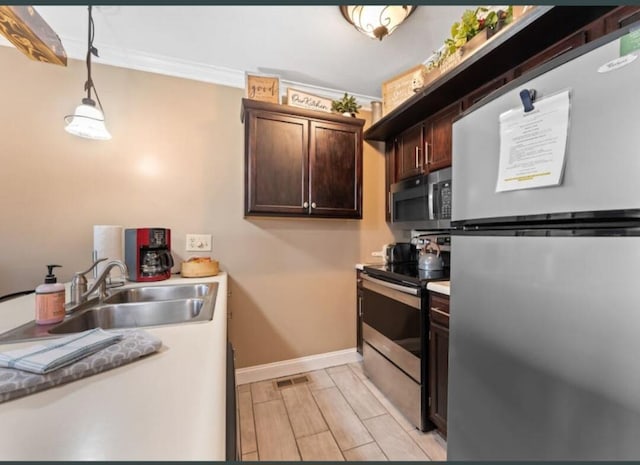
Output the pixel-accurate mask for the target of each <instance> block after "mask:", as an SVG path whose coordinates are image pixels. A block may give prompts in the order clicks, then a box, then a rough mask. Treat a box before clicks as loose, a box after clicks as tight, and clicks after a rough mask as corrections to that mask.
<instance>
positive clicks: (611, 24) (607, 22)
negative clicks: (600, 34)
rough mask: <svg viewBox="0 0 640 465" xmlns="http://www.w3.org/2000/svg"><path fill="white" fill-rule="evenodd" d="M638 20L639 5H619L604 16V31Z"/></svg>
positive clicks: (610, 30)
mask: <svg viewBox="0 0 640 465" xmlns="http://www.w3.org/2000/svg"><path fill="white" fill-rule="evenodd" d="M636 21H640V6H638V5H626V6H620V7H618V8H616V9H615V10H613V11H612V12H611V13H609V14H608V15H606V16H605V17H604V33H605V34H608V33H609V32H612V31H615V30H617V29H620V28H623V27H625V26H628V25H629V24H631V23H635V22H636Z"/></svg>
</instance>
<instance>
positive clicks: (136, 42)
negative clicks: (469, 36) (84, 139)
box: [0, 5, 473, 107]
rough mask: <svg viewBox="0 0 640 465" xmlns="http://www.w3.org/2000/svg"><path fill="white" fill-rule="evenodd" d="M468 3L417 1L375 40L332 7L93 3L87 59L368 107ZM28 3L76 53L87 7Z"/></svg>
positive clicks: (428, 50) (82, 46)
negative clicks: (271, 84) (261, 81)
mask: <svg viewBox="0 0 640 465" xmlns="http://www.w3.org/2000/svg"><path fill="white" fill-rule="evenodd" d="M470 8H473V7H472V6H469V5H466V6H451V5H450V6H429V5H422V6H420V7H418V8H417V9H416V11H415V12H414V13H413V14H412V15H411V16H410V17H409V18H408V19H407V21H406V22H405V23H404V24H402V25H401V26H400V27H399V28H398V29H397V30H396V31H395V32H394V33H393V34H392V35H391V36H388V37H386V38H385V39H383V40H382V41H381V42H380V41H378V40H375V39H370V38H368V37H366V36H365V35H363V34H361V33H360V32H358V31H356V29H355V28H354V27H353V26H351V25H350V24H348V23H347V22H346V21H345V20H344V18H343V17H342V14H341V13H340V11H339V9H338V7H337V6H315V5H314V6H311V5H308V6H282V5H281V6H264V5H263V6H227V5H200V6H177V5H172V6H155V5H146V6H96V7H94V9H93V17H94V21H95V28H96V29H95V31H96V32H95V41H94V45H95V46H96V47H97V48H98V50H99V51H100V58H96V59H94V63H104V64H110V65H115V66H123V67H127V68H132V69H140V70H145V71H152V72H158V73H162V74H168V75H173V76H180V77H186V78H192V79H198V80H202V81H207V82H216V83H219V84H223V85H230V86H234V87H244V73H245V72H251V73H265V74H275V75H278V76H279V77H280V78H281V83H282V85H281V87H282V88H286V87H289V86H296V88H299V89H302V90H312V91H314V92H315V93H316V94H318V95H327V96H333V95H337V94H340V93H342V92H345V91H346V92H349V93H351V94H354V95H355V96H356V97H357V98H358V99H359V100H361V102H360V103H362V104H364V105H365V107H366V106H367V105H368V103H369V102H368V101H364V100H371V99H379V98H380V96H381V85H382V82H383V81H385V80H387V79H390V78H392V77H394V76H396V75H398V74H400V73H402V72H404V71H405V70H407V69H409V68H412V67H414V66H416V65H418V64H420V63H423V62H425V61H426V60H427V59H428V58H429V57H430V56H431V54H432V53H433V52H434V51H435V50H437V49H438V48H439V47H440V46H441V45H442V43H443V41H444V39H445V38H446V37H448V36H449V30H450V27H451V24H452V23H453V22H454V21H457V20H459V19H460V16H461V15H462V12H463V11H464V10H465V9H470ZM36 10H37V11H38V12H39V13H40V15H41V16H42V17H43V18H44V20H45V21H47V23H49V25H50V26H51V27H52V28H53V29H54V30H55V31H56V32H57V34H58V35H59V36H60V39H61V40H62V43H63V45H64V47H65V49H66V51H67V54H68V56H69V57H70V58H77V59H84V57H85V54H86V47H87V7H86V6H46V5H40V6H36ZM0 39H2V42H1V44H2V45H10V44H9V42H7V41H6V40H4V38H3V37H0ZM43 66H44V65H43Z"/></svg>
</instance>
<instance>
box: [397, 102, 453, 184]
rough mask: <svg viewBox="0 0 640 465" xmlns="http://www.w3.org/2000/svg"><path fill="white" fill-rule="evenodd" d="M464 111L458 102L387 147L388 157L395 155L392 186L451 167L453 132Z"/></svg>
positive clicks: (399, 136)
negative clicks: (413, 177) (461, 110)
mask: <svg viewBox="0 0 640 465" xmlns="http://www.w3.org/2000/svg"><path fill="white" fill-rule="evenodd" d="M460 107H461V104H460V102H456V103H454V104H453V105H450V106H448V107H446V108H444V109H443V110H441V111H439V112H438V113H436V114H435V115H433V116H431V117H429V118H427V119H426V120H425V121H423V122H422V123H420V124H418V125H416V126H413V127H411V128H409V129H407V130H406V131H404V132H402V133H401V134H400V135H398V136H397V137H395V138H394V139H393V140H392V141H391V142H389V143H387V153H388V151H389V150H390V147H392V149H393V151H394V160H395V161H394V165H395V169H394V178H393V180H392V182H398V181H401V180H403V179H407V178H410V177H412V176H416V175H420V174H426V173H429V172H431V171H435V170H438V169H440V168H446V167H447V166H451V128H452V124H453V119H454V118H455V117H456V116H458V115H459V114H460Z"/></svg>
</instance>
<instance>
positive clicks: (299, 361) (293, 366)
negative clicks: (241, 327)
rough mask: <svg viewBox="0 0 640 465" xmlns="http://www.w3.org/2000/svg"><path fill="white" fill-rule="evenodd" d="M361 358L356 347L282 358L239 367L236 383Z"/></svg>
mask: <svg viewBox="0 0 640 465" xmlns="http://www.w3.org/2000/svg"><path fill="white" fill-rule="evenodd" d="M361 360H362V356H361V355H360V354H359V353H358V351H357V350H356V348H355V347H354V348H352V349H344V350H337V351H335V352H327V353H324V354H317V355H309V356H307V357H300V358H293V359H290V360H282V361H281V362H274V363H265V364H264V365H255V366H252V367H246V368H238V369H237V370H236V384H246V383H255V382H256V381H264V380H265V379H272V378H280V377H282V376H289V375H294V374H296V373H302V372H305V371H313V370H321V369H323V368H328V367H332V366H335V365H343V364H345V363H353V362H359V361H361Z"/></svg>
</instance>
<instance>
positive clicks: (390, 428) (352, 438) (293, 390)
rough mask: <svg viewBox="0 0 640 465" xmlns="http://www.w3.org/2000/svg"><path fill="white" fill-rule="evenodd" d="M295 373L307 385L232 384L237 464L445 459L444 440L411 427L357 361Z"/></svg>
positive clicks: (445, 448)
mask: <svg viewBox="0 0 640 465" xmlns="http://www.w3.org/2000/svg"><path fill="white" fill-rule="evenodd" d="M303 374H304V375H306V376H307V377H308V379H309V382H307V383H300V384H293V385H291V386H286V387H282V388H277V387H276V383H275V381H276V380H275V379H274V380H267V381H260V382H256V383H251V384H243V385H240V386H238V419H239V429H240V449H241V454H242V460H244V461H255V460H263V461H284V460H314V461H320V460H331V461H334V460H350V461H363V460H393V461H400V460H421V461H424V460H437V461H443V460H446V459H447V444H446V442H445V440H444V439H443V438H442V437H441V436H440V435H439V434H438V433H437V432H435V431H430V432H427V433H422V432H420V431H418V430H417V429H415V428H414V427H413V426H412V425H411V424H410V423H409V422H408V421H407V420H406V419H405V418H404V417H403V416H402V414H401V413H400V412H399V411H398V410H397V409H396V408H395V407H394V406H393V405H391V403H390V402H389V401H388V400H387V399H386V398H385V397H384V395H382V393H380V391H378V389H377V388H376V387H375V386H374V385H373V384H372V383H371V381H369V380H368V379H367V377H366V376H365V375H364V373H363V371H362V364H361V363H351V364H348V365H340V366H335V367H331V368H327V369H324V370H317V371H311V372H308V373H303ZM296 376H299V375H296ZM288 378H290V377H288Z"/></svg>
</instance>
